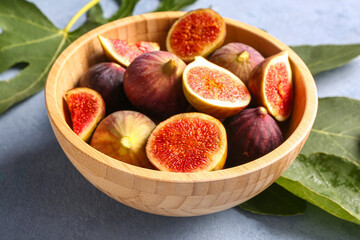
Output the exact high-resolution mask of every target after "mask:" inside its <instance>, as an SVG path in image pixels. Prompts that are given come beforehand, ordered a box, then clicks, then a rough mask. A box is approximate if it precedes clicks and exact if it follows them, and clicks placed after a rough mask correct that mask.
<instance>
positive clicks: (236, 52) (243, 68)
mask: <svg viewBox="0 0 360 240" xmlns="http://www.w3.org/2000/svg"><path fill="white" fill-rule="evenodd" d="M263 60H264V57H263V56H262V55H261V53H259V52H258V51H257V50H256V49H254V48H252V47H250V46H249V45H246V44H243V43H239V42H232V43H228V44H226V45H224V46H222V47H221V48H219V49H217V50H216V51H215V52H214V53H213V54H211V56H210V58H209V61H210V62H213V63H215V64H216V65H219V66H220V67H223V68H226V69H227V70H229V71H230V72H232V73H233V74H235V75H236V76H238V77H239V78H240V79H241V81H243V82H244V83H245V84H247V81H248V79H249V76H250V73H251V70H252V69H253V68H254V67H255V66H256V65H257V64H259V63H260V62H261V61H263Z"/></svg>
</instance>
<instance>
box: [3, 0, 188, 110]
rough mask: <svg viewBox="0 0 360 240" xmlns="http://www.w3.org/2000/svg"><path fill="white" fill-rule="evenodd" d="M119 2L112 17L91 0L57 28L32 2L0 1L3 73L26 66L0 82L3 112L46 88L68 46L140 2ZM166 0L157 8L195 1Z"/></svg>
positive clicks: (131, 10)
mask: <svg viewBox="0 0 360 240" xmlns="http://www.w3.org/2000/svg"><path fill="white" fill-rule="evenodd" d="M117 1H118V2H121V5H120V8H119V10H118V11H116V12H115V14H114V15H113V16H111V17H110V18H109V19H107V18H105V17H104V16H103V11H102V8H101V7H100V5H99V4H97V5H95V4H96V3H98V2H99V0H92V1H91V2H89V3H88V4H87V5H86V6H85V7H84V8H82V9H81V10H80V11H79V12H78V13H77V14H76V15H75V16H74V18H73V19H72V20H71V21H70V22H69V24H68V25H67V26H66V28H64V29H58V28H57V27H56V26H54V24H53V23H52V22H51V21H50V20H49V19H47V18H46V16H45V15H44V14H43V13H42V12H41V11H40V10H39V9H38V8H37V7H36V6H35V5H34V4H33V3H29V2H27V1H25V0H13V1H7V0H0V28H1V29H2V33H1V35H0V46H1V47H0V73H1V72H4V71H6V70H7V69H9V68H11V67H13V66H16V65H17V64H18V63H22V64H25V65H26V67H25V68H24V69H23V70H22V71H21V72H20V73H18V74H17V75H16V76H15V77H13V78H11V79H7V80H4V81H0V114H1V113H2V112H4V111H6V110H7V109H8V108H9V107H11V106H12V105H14V104H15V103H17V102H20V101H22V100H24V99H26V98H27V97H29V96H31V95H33V94H35V93H37V92H39V91H40V90H42V89H43V87H44V85H45V80H46V77H47V74H48V72H49V70H50V68H51V66H52V64H53V63H54V61H55V60H56V58H57V56H58V55H59V54H60V53H61V51H62V50H63V49H64V48H65V47H66V46H67V45H69V44H70V43H71V42H73V41H74V40H76V39H77V38H78V37H80V36H81V35H82V34H84V33H86V32H88V31H90V30H91V29H93V28H95V27H98V26H100V25H102V24H104V23H107V22H109V21H112V20H115V19H118V18H122V17H126V16H130V15H132V13H133V10H134V8H135V6H136V4H137V3H138V0H122V1H119V0H117ZM163 1H164V3H163V2H162V1H161V2H160V5H159V8H157V10H158V9H161V10H162V11H166V10H178V9H180V8H183V7H186V6H187V5H189V4H191V3H193V2H195V1H190V0H188V1H183V2H182V1H176V0H173V1H169V0H163ZM93 5H95V6H94V7H92V6H93ZM91 7H92V8H91ZM89 8H91V9H90V11H89V13H88V15H87V20H86V22H85V23H84V24H83V25H82V26H81V27H79V28H78V29H76V30H75V31H72V32H70V31H69V30H70V29H71V26H72V25H73V23H74V22H75V21H76V20H77V18H78V17H80V15H81V14H82V13H84V12H86V11H87V10H89Z"/></svg>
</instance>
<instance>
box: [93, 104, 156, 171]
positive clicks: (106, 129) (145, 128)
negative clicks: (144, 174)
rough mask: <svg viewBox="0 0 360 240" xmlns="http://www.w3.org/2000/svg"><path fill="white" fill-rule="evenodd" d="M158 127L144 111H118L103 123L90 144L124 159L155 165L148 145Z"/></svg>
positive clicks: (129, 161)
mask: <svg viewBox="0 0 360 240" xmlns="http://www.w3.org/2000/svg"><path fill="white" fill-rule="evenodd" d="M155 126H156V125H155V123H154V122H153V121H152V120H151V119H149V118H148V117H147V116H145V115H144V114H142V113H139V112H135V111H126V110H124V111H117V112H114V113H112V114H110V115H109V116H107V117H106V118H104V119H103V120H102V121H101V122H100V124H99V126H98V127H97V128H96V130H95V132H94V135H93V137H92V139H91V142H90V145H91V146H92V147H94V148H95V149H97V150H98V151H100V152H102V153H104V154H106V155H108V156H110V157H112V158H115V159H117V160H120V161H122V162H125V163H128V164H132V165H135V166H139V167H145V168H152V165H151V164H150V162H149V160H148V158H147V157H146V152H145V144H146V141H147V139H148V137H149V135H150V133H151V132H152V130H153V129H154V128H155Z"/></svg>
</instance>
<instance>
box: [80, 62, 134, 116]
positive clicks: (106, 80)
mask: <svg viewBox="0 0 360 240" xmlns="http://www.w3.org/2000/svg"><path fill="white" fill-rule="evenodd" d="M124 73H125V69H124V68H123V67H121V66H120V65H119V64H116V63H113V62H103V63H98V64H95V65H93V66H92V67H90V68H89V69H88V70H87V71H86V72H85V74H84V75H83V76H82V78H81V79H80V87H88V88H91V89H94V90H95V91H97V92H98V93H100V95H101V97H102V98H103V99H104V102H105V105H106V112H107V114H109V113H112V112H115V111H118V110H122V109H130V102H129V100H128V99H127V98H126V95H125V92H124V88H123V77H124Z"/></svg>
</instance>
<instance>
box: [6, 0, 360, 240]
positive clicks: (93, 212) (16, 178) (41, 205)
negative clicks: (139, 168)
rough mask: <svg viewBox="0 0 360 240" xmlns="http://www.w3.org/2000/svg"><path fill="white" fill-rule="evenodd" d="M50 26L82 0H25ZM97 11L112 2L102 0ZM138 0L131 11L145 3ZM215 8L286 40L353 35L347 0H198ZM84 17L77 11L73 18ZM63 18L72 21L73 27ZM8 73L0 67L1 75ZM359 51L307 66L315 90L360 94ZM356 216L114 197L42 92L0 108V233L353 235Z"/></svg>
mask: <svg viewBox="0 0 360 240" xmlns="http://www.w3.org/2000/svg"><path fill="white" fill-rule="evenodd" d="M32 2H34V3H35V4H36V5H37V6H38V7H39V8H40V9H41V11H43V12H44V14H45V15H46V16H47V17H48V18H49V19H50V20H51V21H52V22H54V24H55V25H56V26H57V27H59V28H64V27H65V25H66V24H67V22H68V21H69V20H70V19H71V17H72V16H73V15H74V14H75V13H76V12H77V11H78V10H79V9H80V8H81V7H82V6H83V5H85V4H86V2H87V1H86V0H79V1H72V0H63V1H55V0H51V1H49V0H33V1H32ZM101 5H102V6H103V7H104V12H105V16H110V15H111V13H113V12H114V10H115V6H116V5H115V2H114V1H113V0H103V1H102V2H101ZM156 5H157V1H156V0H152V1H144V0H142V1H140V3H139V4H138V5H137V7H136V9H135V14H140V13H144V12H147V11H150V10H152V9H154V8H155V6H156ZM209 6H211V7H212V8H213V9H214V10H216V11H218V12H219V13H220V14H221V15H222V16H224V17H229V18H233V19H236V20H240V21H243V22H246V23H248V24H251V25H253V26H256V27H259V28H261V29H265V30H266V31H268V32H269V33H270V34H272V35H274V36H275V37H277V38H278V39H280V40H281V41H283V42H284V43H286V44H288V45H299V44H327V43H332V44H349V43H360V27H359V26H360V2H359V1H357V0H347V1H337V0H323V1H319V0H297V1H281V0H272V1H267V0H261V1H245V0H239V1H235V0H232V1H228V0H222V1H216V0H212V1H205V0H199V1H198V2H197V3H196V4H194V5H192V6H191V7H189V8H187V9H186V10H190V9H196V8H201V7H209ZM83 21H84V18H81V19H80V20H79V22H78V23H77V24H76V25H75V26H74V28H76V26H79V25H80V24H81V23H82V22H83ZM74 28H73V29H74ZM14 74H16V71H8V72H6V73H3V74H1V75H0V79H1V80H4V79H7V78H9V77H11V76H13V75H14ZM359 76H360V58H357V59H355V60H353V61H352V62H350V63H349V64H347V65H345V66H343V67H340V68H338V69H336V70H332V71H328V72H324V73H321V74H318V75H316V76H315V79H316V84H317V87H318V91H319V96H320V97H325V96H349V97H353V98H357V99H360V78H359ZM359 238H360V227H359V226H358V225H355V224H352V223H349V222H345V221H343V220H340V219H337V218H335V217H333V216H331V215H329V214H328V213H326V212H324V211H322V210H321V209H319V208H317V207H315V206H312V205H310V204H309V205H308V208H307V210H306V212H305V214H304V215H301V216H293V217H277V216H263V215H257V214H252V213H249V212H245V211H243V210H239V209H237V208H232V209H229V210H226V211H223V212H220V213H216V214H212V215H207V216H199V217H192V218H173V217H162V216H156V215H152V214H148V213H143V212H140V211H137V210H134V209H132V208H129V207H127V206H125V205H122V204H120V203H118V202H116V201H114V200H112V199H111V198H109V197H107V196H106V195H105V194H103V193H102V192H100V191H98V190H97V189H96V188H95V187H93V186H92V185H91V184H90V183H88V182H87V181H86V180H85V179H84V178H83V177H82V176H81V175H80V174H79V173H78V172H77V171H76V169H75V168H74V167H73V166H72V165H71V163H70V162H69V161H68V159H67V158H66V156H65V154H64V153H63V151H62V150H61V148H60V146H59V144H58V143H57V141H56V139H55V136H54V134H53V132H52V130H51V127H50V124H49V121H48V118H47V113H46V109H45V104H44V92H43V91H41V92H40V93H38V94H36V95H35V96H33V97H31V98H29V99H27V100H26V101H24V102H22V103H20V104H17V105H16V106H14V107H12V108H11V109H10V110H8V111H7V112H5V113H4V114H2V115H0V239H328V240H332V239H359Z"/></svg>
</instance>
